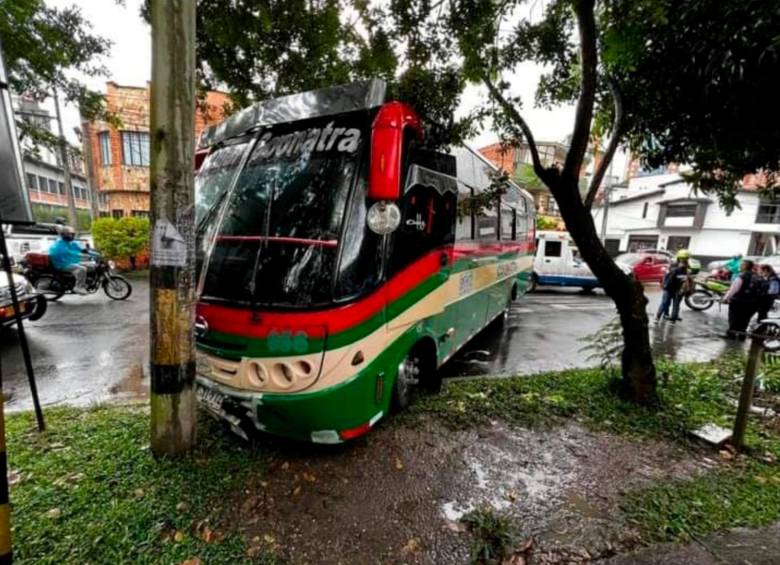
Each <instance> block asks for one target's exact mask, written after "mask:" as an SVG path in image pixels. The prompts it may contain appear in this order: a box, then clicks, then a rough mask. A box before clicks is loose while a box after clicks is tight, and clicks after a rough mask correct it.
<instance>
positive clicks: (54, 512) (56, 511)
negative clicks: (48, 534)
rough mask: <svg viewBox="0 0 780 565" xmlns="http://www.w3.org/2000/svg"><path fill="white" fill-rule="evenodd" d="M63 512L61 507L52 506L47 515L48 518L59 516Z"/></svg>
mask: <svg viewBox="0 0 780 565" xmlns="http://www.w3.org/2000/svg"><path fill="white" fill-rule="evenodd" d="M61 514H62V510H60V509H59V508H52V509H51V510H49V511H48V512H47V513H46V517H47V518H59V517H60V515H61Z"/></svg>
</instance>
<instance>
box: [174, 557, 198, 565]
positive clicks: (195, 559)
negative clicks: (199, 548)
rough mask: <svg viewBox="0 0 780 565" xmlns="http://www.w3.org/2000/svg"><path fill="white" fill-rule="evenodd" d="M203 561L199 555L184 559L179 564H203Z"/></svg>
mask: <svg viewBox="0 0 780 565" xmlns="http://www.w3.org/2000/svg"><path fill="white" fill-rule="evenodd" d="M201 563H203V562H202V561H201V560H200V558H199V557H190V558H189V559H187V560H186V561H182V562H181V563H180V564H179V565H201Z"/></svg>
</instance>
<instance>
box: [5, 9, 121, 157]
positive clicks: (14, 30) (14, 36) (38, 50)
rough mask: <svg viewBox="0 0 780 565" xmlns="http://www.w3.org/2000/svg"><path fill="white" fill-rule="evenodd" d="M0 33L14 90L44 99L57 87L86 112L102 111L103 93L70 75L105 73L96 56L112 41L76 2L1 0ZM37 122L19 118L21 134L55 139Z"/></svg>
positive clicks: (48, 140)
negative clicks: (54, 4)
mask: <svg viewBox="0 0 780 565" xmlns="http://www.w3.org/2000/svg"><path fill="white" fill-rule="evenodd" d="M0 38H2V49H3V54H4V57H5V65H6V71H7V74H8V83H9V85H10V87H11V90H12V91H13V92H14V93H16V94H26V95H29V96H32V97H33V98H35V99H37V100H43V99H45V98H48V97H49V96H51V94H52V90H53V89H56V90H57V91H59V92H60V93H61V96H62V97H63V98H64V99H65V101H66V102H69V103H73V104H76V105H77V106H78V107H79V108H80V109H81V111H82V113H83V114H84V115H85V116H88V117H98V116H102V117H106V116H105V114H104V107H103V97H102V95H101V94H100V93H99V92H95V91H93V90H90V89H89V88H87V87H86V86H85V85H84V83H83V82H81V81H80V80H79V79H78V78H74V75H75V74H79V75H81V76H84V75H86V76H100V75H103V74H105V72H106V71H105V68H104V67H103V66H102V65H101V63H100V59H101V57H103V56H105V55H107V54H108V52H109V49H110V47H111V42H110V41H109V40H107V39H105V38H103V37H100V36H98V35H96V34H94V33H93V32H92V26H91V24H90V22H89V21H88V20H87V19H85V17H84V15H83V14H82V13H81V11H80V10H79V9H78V8H77V7H75V6H71V7H67V8H52V7H49V6H47V5H46V4H45V2H44V1H43V0H0ZM38 123H39V122H36V120H25V119H22V120H19V129H20V135H21V136H23V137H24V136H28V137H30V138H32V139H33V141H35V142H36V143H43V144H45V145H48V146H50V147H52V146H54V145H55V144H56V143H58V138H56V137H55V136H53V135H52V134H50V133H49V132H48V131H47V130H46V129H44V128H41V127H39V125H38Z"/></svg>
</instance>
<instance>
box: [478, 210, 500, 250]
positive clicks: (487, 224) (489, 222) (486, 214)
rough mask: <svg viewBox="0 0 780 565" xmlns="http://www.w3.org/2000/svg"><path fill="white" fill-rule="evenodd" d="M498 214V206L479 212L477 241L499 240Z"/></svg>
mask: <svg viewBox="0 0 780 565" xmlns="http://www.w3.org/2000/svg"><path fill="white" fill-rule="evenodd" d="M497 228H498V214H497V213H496V205H495V204H493V206H491V207H490V208H482V209H481V210H479V212H477V233H476V237H475V239H478V240H480V241H489V240H492V241H495V240H496V239H498V237H497V236H498V231H497Z"/></svg>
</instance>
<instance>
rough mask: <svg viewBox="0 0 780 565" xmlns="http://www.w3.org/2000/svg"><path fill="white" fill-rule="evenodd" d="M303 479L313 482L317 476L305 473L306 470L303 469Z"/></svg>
mask: <svg viewBox="0 0 780 565" xmlns="http://www.w3.org/2000/svg"><path fill="white" fill-rule="evenodd" d="M303 480H304V481H306V482H307V483H313V482H315V481H316V480H317V477H315V476H314V475H312V474H311V473H307V472H305V471H304V473H303Z"/></svg>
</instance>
